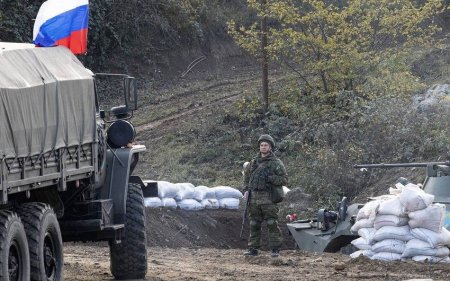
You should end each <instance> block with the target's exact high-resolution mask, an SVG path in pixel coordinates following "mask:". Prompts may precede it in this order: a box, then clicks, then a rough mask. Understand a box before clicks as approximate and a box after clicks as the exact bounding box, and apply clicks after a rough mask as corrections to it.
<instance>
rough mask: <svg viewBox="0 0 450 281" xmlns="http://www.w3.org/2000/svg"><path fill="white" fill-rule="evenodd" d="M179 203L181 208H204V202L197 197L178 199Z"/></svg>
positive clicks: (193, 209) (192, 209)
mask: <svg viewBox="0 0 450 281" xmlns="http://www.w3.org/2000/svg"><path fill="white" fill-rule="evenodd" d="M177 205H178V207H179V208H180V209H182V210H187V211H198V210H201V209H203V206H202V204H200V202H198V201H197V200H195V199H183V200H181V201H177Z"/></svg>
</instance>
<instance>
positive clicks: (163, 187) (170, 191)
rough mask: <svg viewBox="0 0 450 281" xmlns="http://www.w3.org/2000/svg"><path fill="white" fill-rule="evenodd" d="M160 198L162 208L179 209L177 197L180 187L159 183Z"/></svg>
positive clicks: (165, 182) (168, 183) (164, 182)
mask: <svg viewBox="0 0 450 281" xmlns="http://www.w3.org/2000/svg"><path fill="white" fill-rule="evenodd" d="M157 183H158V198H160V199H161V207H166V208H172V209H176V208H177V202H176V201H175V197H177V193H178V186H177V185H176V184H174V183H171V182H168V181H158V182H157Z"/></svg>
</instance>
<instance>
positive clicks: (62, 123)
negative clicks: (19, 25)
mask: <svg viewBox="0 0 450 281" xmlns="http://www.w3.org/2000/svg"><path fill="white" fill-rule="evenodd" d="M95 114H96V109H95V96H94V80H93V77H92V72H90V71H89V70H88V69H86V68H85V67H84V66H83V65H82V64H81V62H80V61H79V60H78V59H77V58H76V57H75V56H74V55H73V54H72V53H71V52H70V51H69V50H68V49H67V48H66V47H49V48H35V47H34V46H33V45H31V44H18V43H3V42H0V156H1V157H3V159H4V158H16V157H27V156H33V155H39V154H42V153H47V152H50V151H52V150H55V149H59V148H62V147H67V146H76V145H81V144H86V143H91V142H93V141H95V138H96V121H95Z"/></svg>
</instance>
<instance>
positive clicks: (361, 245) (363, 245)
mask: <svg viewBox="0 0 450 281" xmlns="http://www.w3.org/2000/svg"><path fill="white" fill-rule="evenodd" d="M350 243H351V244H352V245H353V246H355V247H356V248H358V249H360V250H370V249H371V247H372V246H371V245H370V244H369V243H368V242H367V240H366V239H364V238H363V237H359V238H357V239H355V240H353V241H352V242H350Z"/></svg>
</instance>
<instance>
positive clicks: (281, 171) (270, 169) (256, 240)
mask: <svg viewBox="0 0 450 281" xmlns="http://www.w3.org/2000/svg"><path fill="white" fill-rule="evenodd" d="M263 136H264V135H263ZM266 136H267V135H266ZM269 137H270V136H269ZM260 139H261V138H260ZM270 140H272V142H271V143H270V144H271V145H272V147H273V146H274V143H273V139H272V138H271V137H270ZM263 141H264V140H263ZM260 142H261V141H259V143H260ZM287 181H288V178H287V173H286V169H285V167H284V165H283V162H281V160H280V159H278V158H277V157H276V156H275V155H274V154H273V153H272V152H270V153H269V155H267V156H266V157H262V156H261V153H258V155H257V156H256V158H254V159H253V160H252V161H251V162H250V164H249V165H248V167H247V169H246V170H245V172H244V186H245V191H247V190H250V191H251V197H250V206H249V219H250V237H249V241H248V247H249V248H250V249H259V247H260V244H261V223H262V222H263V221H266V222H267V228H268V232H269V247H270V249H272V250H278V249H279V248H280V247H281V242H282V238H281V232H280V228H279V227H278V222H277V220H278V207H277V205H276V204H274V203H272V201H271V199H270V192H269V190H270V188H271V186H283V185H286V184H287Z"/></svg>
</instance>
